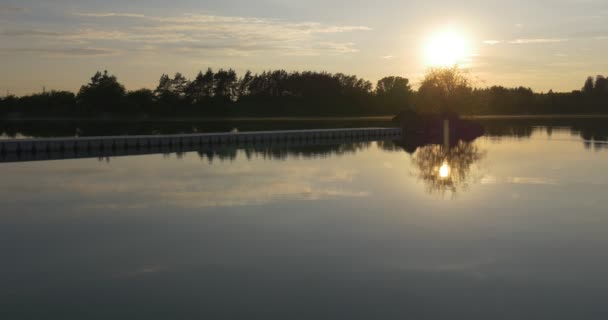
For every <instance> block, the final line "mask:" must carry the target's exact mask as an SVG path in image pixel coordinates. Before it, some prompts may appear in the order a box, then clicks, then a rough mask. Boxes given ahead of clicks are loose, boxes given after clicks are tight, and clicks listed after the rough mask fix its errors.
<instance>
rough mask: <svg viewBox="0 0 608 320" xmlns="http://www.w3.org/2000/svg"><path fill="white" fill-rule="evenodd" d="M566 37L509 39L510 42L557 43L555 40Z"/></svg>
mask: <svg viewBox="0 0 608 320" xmlns="http://www.w3.org/2000/svg"><path fill="white" fill-rule="evenodd" d="M566 41H568V39H557V38H547V39H543V38H540V39H516V40H513V41H509V43H511V44H540V43H557V42H566Z"/></svg>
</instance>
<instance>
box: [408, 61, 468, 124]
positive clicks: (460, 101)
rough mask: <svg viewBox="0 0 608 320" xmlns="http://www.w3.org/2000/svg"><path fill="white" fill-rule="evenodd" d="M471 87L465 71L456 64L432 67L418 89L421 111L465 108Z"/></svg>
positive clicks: (442, 111) (447, 110) (445, 110)
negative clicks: (445, 66) (449, 66)
mask: <svg viewBox="0 0 608 320" xmlns="http://www.w3.org/2000/svg"><path fill="white" fill-rule="evenodd" d="M471 92H472V89H471V87H470V82H469V79H468V76H467V74H466V73H465V71H463V70H461V69H459V68H458V67H457V66H454V67H451V68H433V69H431V70H429V72H428V73H427V74H426V76H425V78H424V80H423V81H422V84H421V85H420V89H418V97H419V100H418V101H419V103H420V104H421V105H420V106H419V107H421V108H422V109H421V111H423V112H429V111H430V112H439V113H450V112H457V111H459V110H462V111H464V110H466V109H465V108H464V105H465V104H466V102H467V98H469V96H470V94H471Z"/></svg>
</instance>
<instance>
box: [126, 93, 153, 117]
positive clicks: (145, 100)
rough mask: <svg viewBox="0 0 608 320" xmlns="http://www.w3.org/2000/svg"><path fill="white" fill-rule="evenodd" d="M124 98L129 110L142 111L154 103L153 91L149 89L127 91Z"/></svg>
mask: <svg viewBox="0 0 608 320" xmlns="http://www.w3.org/2000/svg"><path fill="white" fill-rule="evenodd" d="M126 100H127V104H128V106H129V109H130V111H131V112H133V113H135V112H144V111H146V110H147V109H151V107H152V106H153V105H154V92H153V91H152V90H150V89H139V90H135V91H129V92H128V93H127V97H126ZM150 111H151V110H150Z"/></svg>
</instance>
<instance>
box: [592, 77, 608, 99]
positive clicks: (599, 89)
mask: <svg viewBox="0 0 608 320" xmlns="http://www.w3.org/2000/svg"><path fill="white" fill-rule="evenodd" d="M593 92H594V93H595V94H597V95H603V94H608V79H606V77H604V76H597V77H596V78H595V88H594V90H593Z"/></svg>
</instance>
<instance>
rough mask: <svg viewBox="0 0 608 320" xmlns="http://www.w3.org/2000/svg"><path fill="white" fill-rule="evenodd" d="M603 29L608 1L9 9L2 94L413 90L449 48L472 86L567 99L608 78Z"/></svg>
mask: <svg viewBox="0 0 608 320" xmlns="http://www.w3.org/2000/svg"><path fill="white" fill-rule="evenodd" d="M607 21H608V1H606V0H537V1H534V0H529V1H520V0H513V1H493V0H485V1H480V0H477V1H439V0H425V1H403V0H399V1H397V0H391V1H374V2H369V1H352V0H349V1H347V0H323V1H321V0H307V1H295V0H256V1H252V0H202V1H201V0H198V1H194V0H173V1H159V0H150V1H135V0H134V1H117V0H105V1H99V0H96V1H94V0H44V1H41V0H19V1H17V0H0V59H1V61H2V63H0V95H4V94H5V93H6V92H7V91H8V92H10V93H15V94H26V93H30V92H34V91H40V90H41V89H42V87H43V86H46V88H47V89H61V90H64V89H65V90H77V89H78V87H79V86H80V85H81V84H83V83H85V82H86V81H87V80H88V78H90V76H91V75H92V74H93V73H94V72H95V71H96V70H98V69H99V70H103V69H107V70H109V71H110V72H111V73H114V74H116V75H117V76H118V78H119V80H120V81H121V82H123V83H124V84H125V85H126V86H127V88H129V89H137V88H140V87H149V88H153V87H154V86H155V85H156V84H157V82H158V78H159V77H160V75H161V74H162V73H175V72H177V71H180V72H182V73H184V74H186V75H187V76H189V77H192V76H194V74H195V73H196V72H197V71H198V70H201V69H206V68H207V67H212V68H214V69H218V68H222V67H223V68H230V67H232V68H235V69H236V70H237V71H238V72H239V73H242V72H244V71H245V70H247V69H251V70H252V71H254V72H260V71H263V70H265V69H286V70H290V71H291V70H294V71H295V70H318V71H320V70H326V71H330V72H343V73H347V74H355V75H357V76H360V77H363V78H366V79H368V80H371V81H374V82H375V81H376V80H378V79H379V78H381V77H383V76H387V75H400V76H404V77H407V78H410V79H411V80H412V82H413V83H414V84H416V83H417V81H419V80H420V78H421V76H422V75H423V74H424V71H425V70H426V69H427V68H428V67H429V66H432V65H434V64H436V63H437V62H436V61H437V57H435V59H434V58H433V55H437V54H439V60H442V59H444V58H445V57H444V56H443V53H442V51H445V50H447V51H450V50H453V46H450V45H451V44H452V42H453V41H455V42H456V46H457V47H458V48H457V49H458V50H460V51H459V52H460V53H459V55H458V57H457V58H458V63H459V64H460V65H462V66H464V67H467V68H470V70H471V74H472V75H473V77H474V79H475V84H476V85H477V86H488V85H494V84H502V85H506V86H515V85H523V86H529V87H532V88H533V89H535V90H538V91H547V90H549V89H553V90H555V91H571V90H573V89H580V87H581V86H582V84H583V81H584V80H585V78H586V77H587V76H588V75H596V74H608V58H607V57H608V23H606V22H607ZM446 35H447V36H446ZM444 45H447V47H445V48H444V47H443V46H444ZM438 52H439V53H438ZM444 60H445V59H444ZM448 61H451V60H449V59H448Z"/></svg>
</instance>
